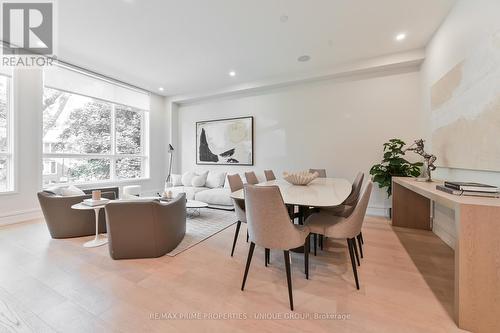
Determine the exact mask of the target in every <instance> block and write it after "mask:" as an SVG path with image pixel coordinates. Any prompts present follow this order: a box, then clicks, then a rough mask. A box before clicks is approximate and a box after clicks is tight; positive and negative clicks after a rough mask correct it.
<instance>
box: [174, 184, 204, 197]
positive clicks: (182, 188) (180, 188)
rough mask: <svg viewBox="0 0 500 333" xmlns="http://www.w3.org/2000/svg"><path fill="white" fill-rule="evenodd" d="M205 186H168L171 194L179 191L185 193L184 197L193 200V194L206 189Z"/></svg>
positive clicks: (176, 193)
mask: <svg viewBox="0 0 500 333" xmlns="http://www.w3.org/2000/svg"><path fill="white" fill-rule="evenodd" d="M207 190H208V189H207V188H206V187H193V186H176V187H172V188H170V191H172V194H173V195H174V196H177V195H179V194H180V193H186V199H188V200H195V198H194V197H195V194H196V193H198V192H202V191H207Z"/></svg>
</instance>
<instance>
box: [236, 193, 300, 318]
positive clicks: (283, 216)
mask: <svg viewBox="0 0 500 333" xmlns="http://www.w3.org/2000/svg"><path fill="white" fill-rule="evenodd" d="M245 205H246V212H247V223H248V233H249V235H250V249H249V250H248V258H247V264H246V267H245V274H244V276H243V283H242V285H241V290H243V289H244V288H245V282H246V280H247V276H248V270H249V268H250V262H251V261H252V255H253V251H254V248H255V245H256V244H257V245H259V246H262V247H264V248H268V249H279V250H283V254H284V259H285V267H286V276H287V284H288V297H289V300H290V309H291V310H293V295H292V278H291V272H290V252H289V251H290V250H291V249H295V248H298V247H302V246H303V247H304V263H305V274H306V278H309V271H308V269H309V267H308V266H309V251H308V250H309V237H308V236H309V228H308V227H306V226H297V225H294V224H292V222H291V220H290V217H289V215H288V211H287V209H286V207H285V203H284V202H283V198H282V197H281V192H280V189H279V187H278V186H253V185H246V186H245Z"/></svg>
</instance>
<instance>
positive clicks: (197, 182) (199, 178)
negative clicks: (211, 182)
mask: <svg viewBox="0 0 500 333" xmlns="http://www.w3.org/2000/svg"><path fill="white" fill-rule="evenodd" d="M207 176H208V171H205V172H203V173H201V174H199V175H196V176H194V177H193V179H192V181H191V184H192V185H193V186H194V187H203V186H205V183H206V181H207Z"/></svg>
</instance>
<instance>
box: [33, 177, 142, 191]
mask: <svg viewBox="0 0 500 333" xmlns="http://www.w3.org/2000/svg"><path fill="white" fill-rule="evenodd" d="M148 180H151V178H149V177H148V178H136V179H122V180H103V181H96V182H88V183H54V184H50V185H44V186H43V188H44V189H46V188H48V187H52V186H61V185H68V186H71V185H73V186H76V187H81V188H86V187H98V186H113V185H116V186H119V185H126V184H133V183H137V182H141V183H142V182H145V181H148Z"/></svg>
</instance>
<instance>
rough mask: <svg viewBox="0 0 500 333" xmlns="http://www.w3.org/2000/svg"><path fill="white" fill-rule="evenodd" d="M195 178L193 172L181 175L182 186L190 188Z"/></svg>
mask: <svg viewBox="0 0 500 333" xmlns="http://www.w3.org/2000/svg"><path fill="white" fill-rule="evenodd" d="M194 176H196V174H195V173H194V172H193V171H188V172H186V173H184V174H183V175H182V185H184V186H191V183H192V182H193V177H194Z"/></svg>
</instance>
